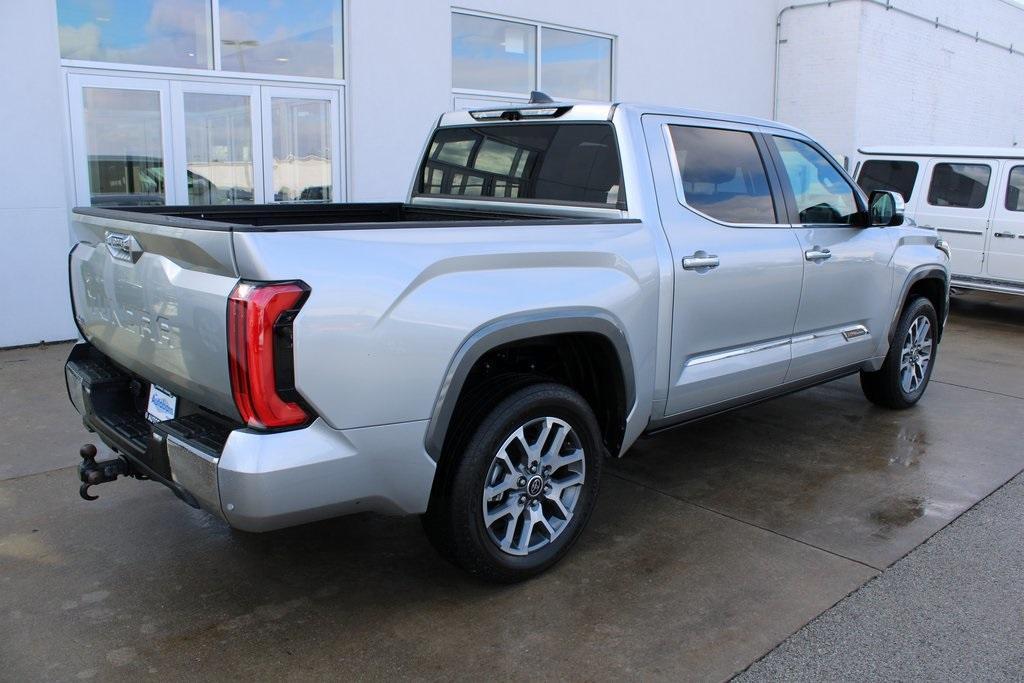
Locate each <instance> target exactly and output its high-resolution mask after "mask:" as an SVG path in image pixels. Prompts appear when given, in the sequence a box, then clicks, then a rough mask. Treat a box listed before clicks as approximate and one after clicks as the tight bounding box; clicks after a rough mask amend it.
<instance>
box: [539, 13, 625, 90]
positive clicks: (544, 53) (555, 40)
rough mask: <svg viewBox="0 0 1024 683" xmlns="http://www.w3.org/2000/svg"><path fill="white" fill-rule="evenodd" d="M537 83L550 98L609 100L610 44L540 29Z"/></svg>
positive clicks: (599, 39) (597, 39) (549, 29)
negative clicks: (541, 31)
mask: <svg viewBox="0 0 1024 683" xmlns="http://www.w3.org/2000/svg"><path fill="white" fill-rule="evenodd" d="M542 30H543V33H542V35H541V38H542V40H541V56H540V80H541V83H542V84H543V87H544V92H546V93H547V94H549V95H551V96H553V97H567V98H572V99H576V100H610V99H611V97H612V41H611V40H610V39H608V38H600V37H598V36H588V35H585V34H582V33H573V32H571V31H559V30H558V29H553V28H544V29H542Z"/></svg>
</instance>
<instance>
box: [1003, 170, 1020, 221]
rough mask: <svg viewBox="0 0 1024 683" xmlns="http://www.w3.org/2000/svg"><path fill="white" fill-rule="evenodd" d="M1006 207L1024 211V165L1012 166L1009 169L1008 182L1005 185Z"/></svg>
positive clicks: (1011, 209)
mask: <svg viewBox="0 0 1024 683" xmlns="http://www.w3.org/2000/svg"><path fill="white" fill-rule="evenodd" d="M1006 208H1007V209H1008V210H1010V211H1024V166H1014V167H1013V169H1012V170H1011V171H1010V182H1009V183H1007V185H1006Z"/></svg>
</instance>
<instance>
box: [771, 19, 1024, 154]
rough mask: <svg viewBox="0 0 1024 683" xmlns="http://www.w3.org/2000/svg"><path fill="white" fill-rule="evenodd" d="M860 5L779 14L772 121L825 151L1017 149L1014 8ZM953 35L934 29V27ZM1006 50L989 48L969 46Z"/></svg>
mask: <svg viewBox="0 0 1024 683" xmlns="http://www.w3.org/2000/svg"><path fill="white" fill-rule="evenodd" d="M892 4H893V5H894V6H896V7H898V8H900V9H902V10H906V11H908V12H912V13H915V14H920V15H923V16H926V17H929V18H930V19H931V20H932V23H929V22H926V21H922V20H919V19H915V18H913V17H909V16H906V15H904V14H901V13H899V12H894V11H887V10H886V9H885V7H881V6H878V5H877V4H874V3H871V2H866V1H864V0H845V1H840V2H836V3H833V4H832V5H831V6H828V5H817V6H811V7H797V8H796V9H792V10H788V11H786V12H785V13H783V15H782V24H781V32H780V35H781V38H782V41H783V42H781V44H780V46H779V52H780V59H779V91H778V103H777V111H776V116H777V118H778V119H780V120H783V121H786V122H789V123H792V124H794V125H797V126H800V127H802V128H804V129H805V130H807V131H808V132H810V133H811V134H812V135H814V136H816V137H818V138H820V139H821V140H822V142H823V143H824V144H826V145H827V146H828V147H829V148H830V149H831V150H832V151H833V152H836V153H838V154H852V153H853V152H854V150H855V149H856V148H857V147H858V146H863V145H875V144H900V143H904V144H949V145H999V146H1011V145H1013V144H1014V143H1019V144H1024V54H1022V53H1021V52H1017V50H1018V48H1024V9H1021V8H1019V7H1016V6H1014V5H1012V4H1009V3H1007V2H1004V1H1003V0H972V1H971V2H969V3H964V2H959V1H958V0H893V3H892ZM936 19H937V20H938V21H939V22H940V23H943V24H947V25H949V26H952V27H955V28H957V29H959V31H960V33H956V32H954V31H952V30H948V29H943V28H936V27H935V25H934V21H935V20H936ZM976 32H977V33H980V35H981V37H982V38H986V39H988V40H991V41H994V42H999V43H1003V44H1006V45H1009V44H1011V43H1013V41H1014V36H1016V37H1017V40H1019V41H1020V42H1021V44H1020V45H1017V46H1015V47H1014V50H1015V52H1014V53H1011V52H1010V50H1009V49H999V48H996V47H993V46H991V45H988V44H985V43H984V42H979V41H976V40H975V33H976Z"/></svg>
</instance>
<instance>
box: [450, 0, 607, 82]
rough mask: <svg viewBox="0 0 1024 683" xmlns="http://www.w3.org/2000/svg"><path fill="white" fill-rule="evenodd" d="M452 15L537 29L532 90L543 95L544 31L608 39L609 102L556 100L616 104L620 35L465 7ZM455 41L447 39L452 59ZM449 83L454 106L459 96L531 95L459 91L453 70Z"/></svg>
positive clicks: (454, 10) (452, 11) (452, 12)
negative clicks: (542, 57)
mask: <svg viewBox="0 0 1024 683" xmlns="http://www.w3.org/2000/svg"><path fill="white" fill-rule="evenodd" d="M450 14H452V15H454V14H462V15H467V16H472V17H480V18H482V19H493V20H495V21H509V22H513V23H517V24H525V25H528V26H532V27H533V28H534V30H535V31H536V36H537V37H536V40H535V45H534V49H535V50H536V52H537V54H536V55H535V59H534V62H533V68H534V73H533V82H534V87H533V89H534V90H538V91H540V92H545V90H544V87H543V85H544V82H543V78H542V74H541V72H542V70H543V69H542V63H541V62H542V60H541V55H542V53H543V42H542V41H543V33H544V31H543V29H545V28H549V29H554V30H556V31H564V32H566V33H578V34H580V35H584V36H591V37H594V38H604V39H607V40H609V41H611V51H610V59H611V64H609V65H608V66H609V71H610V73H609V87H608V89H609V93H608V99H607V100H577V99H572V98H568V97H557V98H556V99H558V101H560V102H614V101H615V90H616V83H617V81H618V78H617V71H618V69H617V65H618V63H619V60H618V42H619V41H618V36H617V35H614V34H611V33H602V32H601V31H592V30H589V29H583V28H576V27H574V26H564V25H562V24H552V23H549V22H544V21H536V20H533V19H524V18H522V17H513V16H508V15H504V14H495V13H492V12H482V11H479V10H473V9H468V8H464V7H452V8H451V12H450ZM450 24H451V22H450V21H449V25H450ZM452 38H453V37H452V36H451V35H449V39H448V43H449V46H448V49H449V55H450V53H451V48H452ZM449 80H450V82H451V86H452V87H451V92H452V94H453V95H454V96H455V97H453V98H452V99H453V102H454V100H455V99H456V98H458V97H459V96H463V97H464V96H470V97H497V98H501V99H504V100H526V99H528V98H529V97H530V93H529V92H525V93H522V92H504V91H501V90H480V89H476V88H460V87H457V86H456V85H455V78H454V69H453V70H452V73H449ZM552 97H555V96H554V95H552Z"/></svg>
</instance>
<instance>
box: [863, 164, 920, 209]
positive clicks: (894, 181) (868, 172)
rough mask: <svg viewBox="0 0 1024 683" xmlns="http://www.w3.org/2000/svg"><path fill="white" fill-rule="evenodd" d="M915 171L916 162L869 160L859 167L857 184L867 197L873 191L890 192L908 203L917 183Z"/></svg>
mask: <svg viewBox="0 0 1024 683" xmlns="http://www.w3.org/2000/svg"><path fill="white" fill-rule="evenodd" d="M917 171H918V165H917V162H916V161H895V160H890V159H871V160H870V161H865V162H864V165H863V166H862V167H861V169H860V177H859V178H857V184H858V185H860V186H861V189H862V190H864V192H866V193H867V195H868V196H869V197H870V196H871V193H872V192H874V191H875V190H892V191H895V192H899V193H900V194H901V195H903V199H904V200H905V201H910V195H911V194H913V192H914V183H916V182H917Z"/></svg>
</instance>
